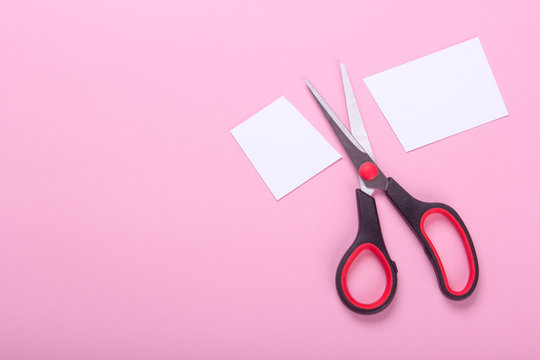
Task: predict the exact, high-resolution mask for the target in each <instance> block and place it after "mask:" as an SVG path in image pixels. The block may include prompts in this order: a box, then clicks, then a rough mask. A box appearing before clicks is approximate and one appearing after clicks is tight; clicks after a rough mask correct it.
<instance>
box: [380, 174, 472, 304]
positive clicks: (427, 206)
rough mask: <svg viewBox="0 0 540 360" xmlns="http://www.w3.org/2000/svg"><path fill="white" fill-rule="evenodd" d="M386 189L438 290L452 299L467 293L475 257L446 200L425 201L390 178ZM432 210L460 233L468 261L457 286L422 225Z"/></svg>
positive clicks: (469, 242)
mask: <svg viewBox="0 0 540 360" xmlns="http://www.w3.org/2000/svg"><path fill="white" fill-rule="evenodd" d="M386 193H387V195H388V197H389V198H390V199H391V200H392V202H393V203H394V205H395V207H396V208H397V209H398V210H399V212H400V213H401V215H402V216H403V218H404V219H405V220H406V221H407V223H408V224H409V226H410V227H411V228H412V230H413V231H414V233H415V234H416V237H417V238H418V240H420V243H421V244H422V245H423V247H424V251H425V253H426V255H427V256H428V258H429V260H430V261H431V264H432V265H433V268H434V269H435V273H436V274H437V280H438V282H439V287H440V288H441V291H442V293H443V294H444V295H445V296H446V297H447V298H449V299H452V300H463V299H465V298H467V297H469V296H470V295H471V294H472V292H473V291H474V289H475V288H476V284H477V283H478V274H479V272H478V259H477V257H476V251H475V250H474V244H473V242H472V239H471V235H470V234H469V231H468V230H467V227H466V226H465V224H464V223H463V220H461V217H460V216H459V214H458V213H457V212H456V211H455V210H454V209H452V208H451V207H450V206H448V205H446V204H441V203H426V202H423V201H419V200H417V199H415V198H414V197H412V196H411V195H410V194H409V193H408V192H407V191H405V190H404V189H403V188H402V187H401V186H400V185H399V184H398V183H397V182H396V181H395V180H394V179H392V178H388V185H387V189H386ZM432 214H441V215H444V216H445V217H446V218H447V219H448V220H449V221H450V222H451V223H452V225H454V227H455V228H456V230H457V231H458V232H459V234H460V237H461V240H462V242H463V246H464V248H465V252H466V255H467V262H468V264H469V278H468V280H467V284H466V285H465V287H464V288H463V289H461V290H454V289H452V288H451V287H450V285H449V283H448V278H447V276H446V272H445V271H444V267H443V264H442V262H441V259H440V257H439V254H438V253H437V250H436V249H435V247H434V246H433V243H432V242H431V239H430V238H429V237H428V236H427V234H426V231H425V229H424V223H425V220H426V219H427V218H428V217H429V216H430V215H432Z"/></svg>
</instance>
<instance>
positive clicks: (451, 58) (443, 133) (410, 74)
mask: <svg viewBox="0 0 540 360" xmlns="http://www.w3.org/2000/svg"><path fill="white" fill-rule="evenodd" d="M364 82H365V83H366V85H367V87H368V88H369V91H371V94H372V95H373V97H374V98H375V101H376V102H377V105H379V107H380V109H381V111H382V112H383V114H384V116H385V117H386V119H387V120H388V123H389V124H390V126H391V127H392V129H393V130H394V133H395V134H396V135H397V137H398V139H399V141H400V142H401V144H402V145H403V147H404V148H405V151H410V150H414V149H416V148H419V147H421V146H424V145H427V144H430V143H432V142H435V141H438V140H441V139H444V138H446V137H448V136H451V135H454V134H457V133H460V132H462V131H465V130H468V129H471V128H473V127H476V126H478V125H482V124H485V123H487V122H489V121H492V120H496V119H499V118H501V117H503V116H506V115H508V111H507V110H506V107H505V105H504V102H503V99H502V97H501V94H500V92H499V88H498V87H497V83H496V82H495V78H494V77H493V74H492V72H491V68H490V67H489V64H488V61H487V59H486V55H485V54H484V51H483V49H482V45H481V44H480V40H479V39H478V38H474V39H471V40H468V41H465V42H463V43H460V44H458V45H455V46H452V47H449V48H447V49H445V50H441V51H438V52H436V53H433V54H431V55H428V56H424V57H422V58H420V59H417V60H414V61H411V62H408V63H406V64H403V65H400V66H397V67H395V68H392V69H390V70H386V71H383V72H381V73H379V74H375V75H372V76H369V77H367V78H365V79H364Z"/></svg>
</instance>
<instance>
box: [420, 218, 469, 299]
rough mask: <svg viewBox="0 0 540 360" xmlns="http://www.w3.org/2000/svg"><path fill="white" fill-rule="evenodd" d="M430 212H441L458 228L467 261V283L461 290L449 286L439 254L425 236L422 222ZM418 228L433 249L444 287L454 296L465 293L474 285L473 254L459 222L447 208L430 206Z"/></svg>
mask: <svg viewBox="0 0 540 360" xmlns="http://www.w3.org/2000/svg"><path fill="white" fill-rule="evenodd" d="M432 214H441V215H444V216H445V217H446V218H447V219H448V220H450V222H451V223H452V224H453V225H454V227H455V228H456V229H457V230H458V232H459V235H460V237H461V241H462V242H463V246H464V247H465V251H466V253H467V262H468V264H469V279H468V280H467V284H466V285H465V287H464V288H463V289H462V290H459V291H456V290H453V289H452V288H451V287H450V284H449V283H448V278H447V276H446V272H445V271H444V267H443V265H442V262H441V258H440V257H439V254H438V253H437V250H436V249H435V247H434V246H433V243H432V242H431V240H430V238H429V237H428V236H427V234H426V231H425V229H424V222H425V220H426V219H427V218H428V217H429V216H430V215H432ZM420 230H421V231H422V235H424V238H425V239H426V240H427V242H428V244H429V246H430V248H431V250H432V251H433V254H435V258H436V260H437V263H438V264H439V268H440V269H441V273H442V276H443V280H444V285H445V286H446V289H447V290H448V291H449V292H450V293H451V294H452V295H455V296H462V295H464V294H466V293H467V292H468V291H469V290H470V289H471V287H472V286H473V285H474V280H475V277H476V268H475V265H474V255H473V252H472V249H471V245H470V243H469V239H468V238H467V234H466V233H465V230H463V228H462V227H461V225H460V224H459V222H458V221H457V220H456V218H455V217H454V216H452V214H450V213H449V212H448V211H447V210H445V209H442V208H432V209H429V210H427V211H426V212H425V213H424V214H423V215H422V218H421V219H420Z"/></svg>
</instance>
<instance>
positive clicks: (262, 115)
mask: <svg viewBox="0 0 540 360" xmlns="http://www.w3.org/2000/svg"><path fill="white" fill-rule="evenodd" d="M231 133H232V134H233V136H234V138H235V139H236V141H237V142H238V144H239V145H240V147H241V148H242V150H244V152H245V153H246V155H247V157H248V158H249V160H250V161H251V163H252V164H253V166H255V169H257V171H258V173H259V175H261V177H262V178H263V180H264V182H265V183H266V185H267V186H268V188H269V189H270V191H271V192H272V194H274V196H275V198H276V199H277V200H279V199H281V198H282V197H283V196H285V195H287V194H288V193H289V192H291V191H292V190H294V189H295V188H297V187H298V186H300V185H301V184H303V183H304V182H306V181H307V180H309V179H310V178H311V177H313V176H315V175H316V174H318V173H319V172H321V171H322V170H323V169H325V168H326V167H328V166H329V165H331V164H332V163H334V162H335V161H337V160H338V159H340V158H341V156H340V155H339V153H338V152H337V151H336V150H335V149H334V148H333V147H332V146H331V145H330V144H329V143H328V142H327V141H326V140H325V139H324V138H323V137H322V136H321V134H319V133H318V132H317V130H315V128H314V127H313V126H312V125H311V124H310V123H309V122H308V121H307V120H306V119H305V118H304V117H303V116H302V114H300V112H299V111H298V110H296V109H295V108H294V106H292V105H291V103H289V102H288V101H287V99H285V98H284V97H283V96H282V97H280V98H279V99H277V100H276V101H274V102H273V103H271V104H270V105H268V106H267V107H265V108H264V109H262V110H261V111H259V112H258V113H256V114H255V115H253V116H252V117H250V118H249V119H247V120H246V121H244V122H243V123H241V124H240V125H238V126H236V127H235V128H234V129H232V130H231Z"/></svg>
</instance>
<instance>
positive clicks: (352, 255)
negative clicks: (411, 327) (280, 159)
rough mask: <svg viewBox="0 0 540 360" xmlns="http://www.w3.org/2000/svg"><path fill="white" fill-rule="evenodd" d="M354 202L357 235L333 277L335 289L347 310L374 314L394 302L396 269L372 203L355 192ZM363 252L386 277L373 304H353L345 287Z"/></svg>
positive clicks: (366, 197)
mask: <svg viewBox="0 0 540 360" xmlns="http://www.w3.org/2000/svg"><path fill="white" fill-rule="evenodd" d="M356 200H357V204H358V217H359V229H358V234H357V235H356V239H355V240H354V242H353V244H352V245H351V246H350V247H349V249H348V250H347V252H346V253H345V255H343V258H342V259H341V262H340V263H339V266H338V269H337V273H336V287H337V291H338V294H339V297H340V298H341V300H342V301H343V303H344V304H345V305H346V306H347V307H348V308H349V309H351V310H352V311H354V312H357V313H360V314H375V313H378V312H379V311H381V310H383V309H385V308H386V307H387V306H388V305H389V304H390V302H391V301H392V299H393V298H394V295H395V293H396V287H397V267H396V264H395V263H394V262H393V261H392V259H391V258H390V255H388V251H387V250H386V246H385V245H384V241H383V238H382V234H381V228H380V225H379V217H378V215H377V207H376V205H375V199H373V198H372V197H371V196H369V195H367V194H365V193H363V192H362V191H361V190H360V189H357V190H356ZM363 251H371V252H372V253H373V254H374V255H375V256H376V257H377V259H378V260H379V262H380V263H381V265H382V267H383V269H384V273H385V275H386V286H385V289H384V292H383V294H382V295H381V297H380V298H379V299H378V300H376V301H374V302H372V303H362V302H360V301H358V300H356V299H355V298H354V297H353V296H352V295H351V293H350V291H349V288H348V285H347V274H348V272H349V268H350V267H351V265H352V263H353V262H354V260H355V259H356V258H357V257H358V255H359V254H360V253H362V252H363Z"/></svg>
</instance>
